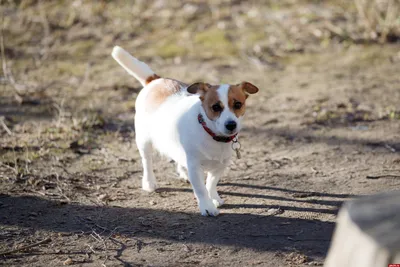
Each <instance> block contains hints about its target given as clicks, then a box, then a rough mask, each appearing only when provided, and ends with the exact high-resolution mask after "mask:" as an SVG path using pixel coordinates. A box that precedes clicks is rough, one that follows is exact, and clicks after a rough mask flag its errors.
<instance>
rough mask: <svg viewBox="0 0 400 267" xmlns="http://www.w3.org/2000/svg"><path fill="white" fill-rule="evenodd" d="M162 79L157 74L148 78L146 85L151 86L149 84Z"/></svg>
mask: <svg viewBox="0 0 400 267" xmlns="http://www.w3.org/2000/svg"><path fill="white" fill-rule="evenodd" d="M160 78H161V77H160V76H158V75H157V74H155V73H154V74H153V75H151V76H149V77H147V79H146V85H147V84H149V83H151V82H152V81H154V80H157V79H160Z"/></svg>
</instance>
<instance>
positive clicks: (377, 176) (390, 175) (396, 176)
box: [366, 174, 400, 179]
mask: <svg viewBox="0 0 400 267" xmlns="http://www.w3.org/2000/svg"><path fill="white" fill-rule="evenodd" d="M386 177H392V178H400V175H394V174H382V175H367V177H366V178H367V179H379V178H386Z"/></svg>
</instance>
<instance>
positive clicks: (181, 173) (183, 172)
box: [176, 163, 189, 183]
mask: <svg viewBox="0 0 400 267" xmlns="http://www.w3.org/2000/svg"><path fill="white" fill-rule="evenodd" d="M176 171H177V172H178V175H179V178H182V179H183V180H185V181H186V182H188V183H189V177H188V175H187V172H186V170H185V168H184V167H183V166H182V165H180V164H179V163H178V164H177V165H176Z"/></svg>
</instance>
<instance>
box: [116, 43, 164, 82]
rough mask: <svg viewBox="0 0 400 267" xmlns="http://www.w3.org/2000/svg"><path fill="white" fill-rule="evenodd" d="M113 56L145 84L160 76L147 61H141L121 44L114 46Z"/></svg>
mask: <svg viewBox="0 0 400 267" xmlns="http://www.w3.org/2000/svg"><path fill="white" fill-rule="evenodd" d="M111 55H112V57H113V58H114V59H115V60H116V61H117V62H118V63H119V64H120V65H121V66H122V67H123V68H124V69H125V70H126V71H127V72H128V73H129V74H130V75H132V76H133V77H135V78H136V79H137V80H138V81H139V82H140V83H141V84H142V85H143V86H146V85H147V84H149V83H150V82H151V81H153V80H155V79H158V78H160V76H158V75H157V74H155V73H154V71H153V70H152V69H150V67H149V66H147V64H146V63H144V62H142V61H139V60H138V59H137V58H135V57H133V56H132V55H131V54H129V53H128V52H127V51H125V50H124V49H123V48H121V47H119V46H114V49H113V51H112V53H111Z"/></svg>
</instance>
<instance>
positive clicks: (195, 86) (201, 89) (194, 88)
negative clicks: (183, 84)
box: [186, 82, 211, 95]
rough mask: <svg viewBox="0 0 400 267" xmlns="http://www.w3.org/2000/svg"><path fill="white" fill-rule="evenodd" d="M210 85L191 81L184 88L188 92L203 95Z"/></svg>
mask: <svg viewBox="0 0 400 267" xmlns="http://www.w3.org/2000/svg"><path fill="white" fill-rule="evenodd" d="M210 86H211V85H209V84H208V83H203V82H198V83H192V84H191V85H189V86H188V88H187V89H186V90H187V91H188V93H191V94H200V95H204V93H205V92H207V90H208V88H210Z"/></svg>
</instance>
